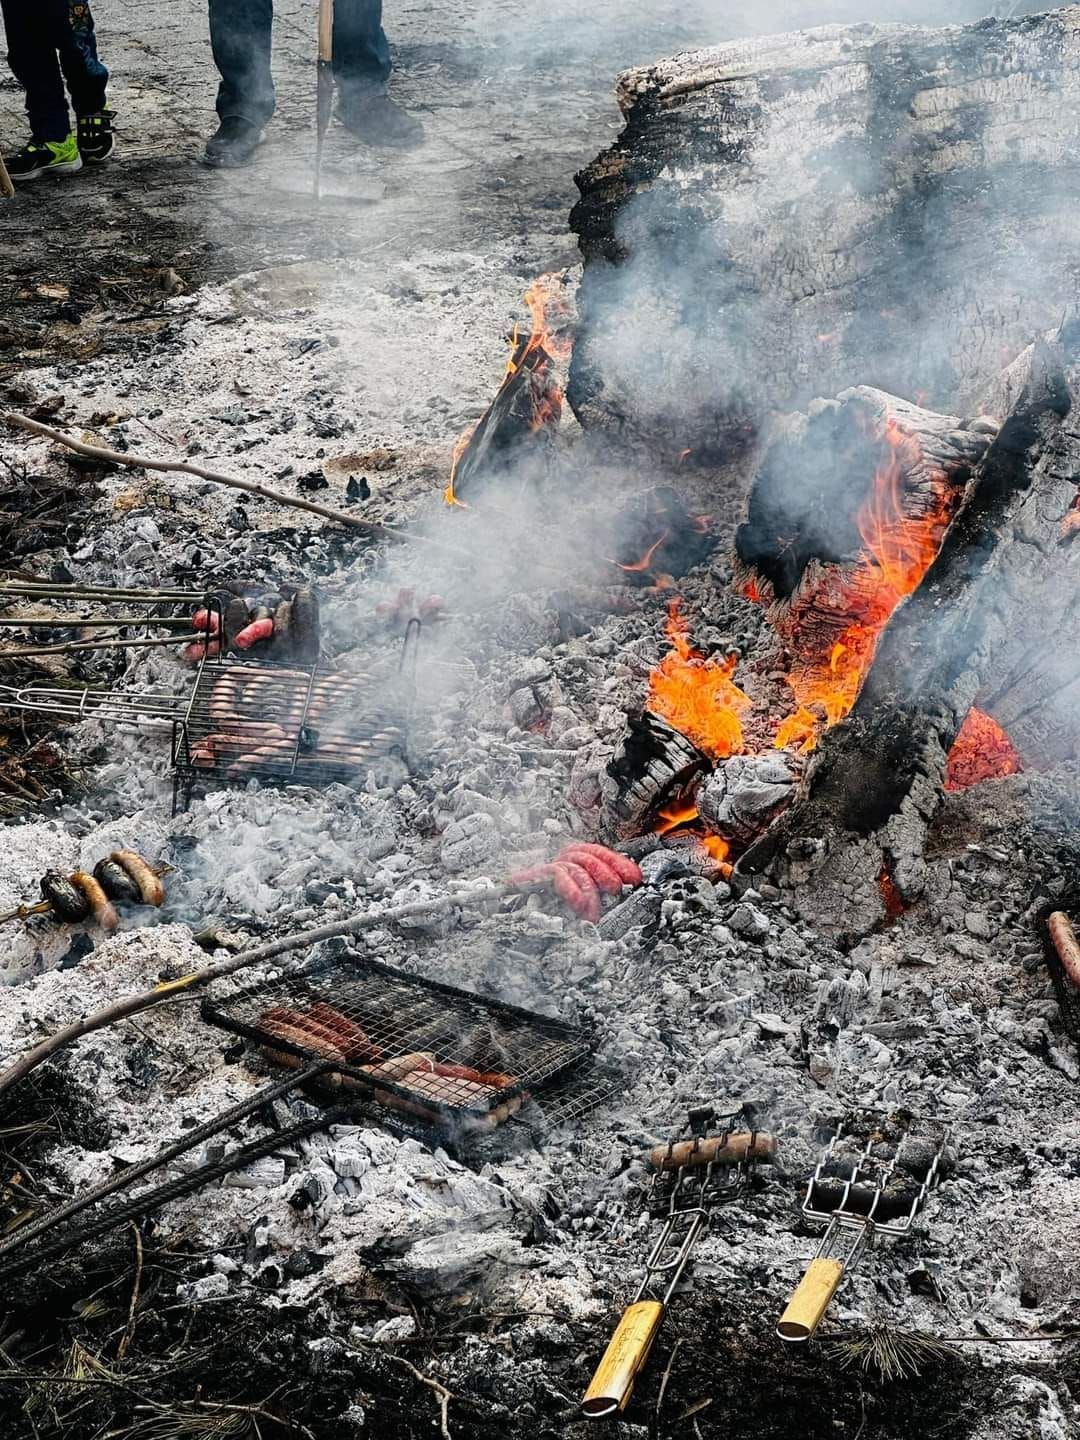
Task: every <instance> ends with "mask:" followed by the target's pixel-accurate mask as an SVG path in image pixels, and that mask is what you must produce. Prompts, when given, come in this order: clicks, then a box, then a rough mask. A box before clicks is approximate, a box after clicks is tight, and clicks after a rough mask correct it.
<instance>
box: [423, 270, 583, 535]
mask: <svg viewBox="0 0 1080 1440" xmlns="http://www.w3.org/2000/svg"><path fill="white" fill-rule="evenodd" d="M563 283H564V281H563V277H562V276H561V275H559V274H558V273H556V272H554V271H552V272H550V273H548V274H544V275H540V276H538V277H537V278H536V279H535V280H534V281H533V283H532V284H531V285H530V286H529V288H528V290H526V291H525V303H526V305H528V307H529V314H530V316H531V317H532V318H531V329H530V332H529V339H528V342H527V343H526V344H525V345H524V346H522V344H521V334H522V330H521V326H520V325H515V326H514V330H513V334H512V335H511V339H510V355H509V357H508V358H507V361H506V373H505V375H504V377H503V384H504V385H505V384H506V382H507V380H508V379H509V378H510V377H511V376H513V375H516V374H517V372H518V371H519V370H520V369H521V368H522V367H523V366H524V364H525V361H526V358H527V357H528V356H530V355H532V354H534V352H535V351H537V350H542V351H543V352H544V355H543V356H541V357H539V359H540V363H541V364H543V361H544V358H545V357H546V358H547V359H549V360H551V361H554V362H555V363H558V364H563V363H565V362H566V361H568V360H569V359H570V355H571V352H572V351H573V348H574V341H573V337H572V335H571V334H570V331H569V326H568V324H567V322H568V320H569V316H570V306H569V305H568V304H567V302H566V299H565V297H564V296H563V294H562V287H563ZM560 325H561V326H562V327H563V331H564V332H565V333H559V332H558V330H557V328H556V327H557V326H560ZM562 405H563V394H562V390H561V389H560V387H559V385H558V384H557V383H556V381H555V379H554V378H553V377H549V378H548V380H547V383H546V385H545V387H544V391H543V393H542V394H541V395H540V396H538V397H537V398H536V402H535V408H534V412H533V416H532V420H531V422H530V424H531V429H532V430H533V432H534V433H535V432H536V431H537V430H541V429H542V428H543V427H544V426H545V425H547V424H549V423H552V424H557V423H558V422H559V420H560V419H561V418H562ZM475 431H476V427H475V426H472V427H471V428H470V429H468V430H466V431H465V433H464V434H463V435H461V436H459V437H458V440H457V443H456V444H455V446H454V455H453V460H452V462H451V466H450V483H449V484H448V485H447V487H446V489H445V490H444V491H443V499H444V500H445V501H446V503H447V505H460V506H461V507H462V508H463V509H468V508H469V507H468V506H467V505H466V503H465V501H464V500H460V499H458V497H457V495H456V494H455V491H454V481H455V479H456V477H457V468H458V464H459V463H460V461H461V457H462V455H464V453H465V451H466V449H467V448H468V445H469V441H470V440H471V439H472V437H473V435H474V433H475Z"/></svg>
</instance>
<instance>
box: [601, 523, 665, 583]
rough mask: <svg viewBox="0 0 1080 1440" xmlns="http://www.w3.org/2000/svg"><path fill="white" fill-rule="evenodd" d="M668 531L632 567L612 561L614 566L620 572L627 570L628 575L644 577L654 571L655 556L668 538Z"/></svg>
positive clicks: (619, 561)
mask: <svg viewBox="0 0 1080 1440" xmlns="http://www.w3.org/2000/svg"><path fill="white" fill-rule="evenodd" d="M668 533H669V532H668V531H667V530H665V531H664V533H663V534H662V535H661V536H660V539H659V540H654V541H653V543H652V544H651V545H650V546H649V548H648V549H647V550H646V551H645V554H644V555H642V557H641V559H640V560H635V561H634V563H633V564H632V565H624V564H623V563H622V561H621V560H612V561H611V564H612V565H617V566H618V568H619V569H620V570H625V571H626V573H627V574H628V575H643V574H644V573H645V571H646V570H651V569H652V562H653V556H654V555H655V554H656V552H657V550H659V549H660V546H661V545H663V543H664V541H665V540H666V539H667V538H668Z"/></svg>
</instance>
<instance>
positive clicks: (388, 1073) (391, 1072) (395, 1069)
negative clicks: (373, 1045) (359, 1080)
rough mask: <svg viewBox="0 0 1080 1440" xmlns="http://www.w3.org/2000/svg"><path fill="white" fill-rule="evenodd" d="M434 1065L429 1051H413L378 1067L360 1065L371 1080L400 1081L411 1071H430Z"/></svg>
mask: <svg viewBox="0 0 1080 1440" xmlns="http://www.w3.org/2000/svg"><path fill="white" fill-rule="evenodd" d="M434 1065H435V1056H434V1053H433V1052H432V1051H430V1050H414V1051H413V1052H412V1053H411V1054H409V1055H395V1056H393V1058H392V1059H390V1060H383V1061H382V1063H381V1064H379V1065H361V1067H360V1068H361V1070H365V1071H366V1072H367V1073H368V1074H369V1075H370V1076H371V1077H372V1079H373V1080H400V1079H401V1077H402V1076H403V1075H409V1074H411V1072H412V1071H413V1070H431V1069H432V1068H433V1067H434Z"/></svg>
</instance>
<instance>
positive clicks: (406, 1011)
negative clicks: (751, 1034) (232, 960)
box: [203, 958, 594, 1129]
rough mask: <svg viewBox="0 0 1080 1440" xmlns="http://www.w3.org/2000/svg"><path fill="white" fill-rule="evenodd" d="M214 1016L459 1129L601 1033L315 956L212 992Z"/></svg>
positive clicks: (503, 1109)
mask: <svg viewBox="0 0 1080 1440" xmlns="http://www.w3.org/2000/svg"><path fill="white" fill-rule="evenodd" d="M203 1015H204V1017H205V1018H206V1019H207V1020H209V1021H210V1022H211V1023H212V1024H215V1025H220V1026H223V1027H224V1028H225V1029H228V1030H233V1031H236V1032H237V1033H238V1034H240V1035H244V1036H246V1037H247V1038H248V1039H250V1040H254V1041H255V1042H256V1043H257V1044H258V1045H259V1046H260V1047H261V1048H262V1050H263V1052H264V1054H265V1055H266V1056H267V1058H268V1059H270V1060H271V1062H273V1063H277V1064H280V1065H284V1066H293V1067H295V1066H296V1065H298V1064H304V1063H310V1062H312V1061H319V1060H330V1061H331V1062H333V1064H334V1074H333V1077H332V1078H333V1080H334V1082H335V1084H337V1085H340V1086H341V1088H343V1089H345V1090H350V1089H352V1090H359V1091H361V1092H366V1093H367V1094H368V1095H369V1096H370V1097H371V1098H373V1099H375V1100H378V1101H379V1102H380V1103H382V1104H384V1105H386V1106H387V1107H388V1108H389V1109H392V1110H397V1111H399V1112H401V1113H404V1114H405V1115H408V1116H414V1117H417V1118H419V1119H421V1120H423V1121H425V1122H427V1123H432V1124H435V1125H438V1126H444V1127H447V1126H448V1127H450V1128H455V1127H459V1126H460V1127H464V1128H466V1129H468V1128H475V1127H480V1128H486V1129H493V1128H495V1127H496V1126H497V1125H499V1124H502V1123H503V1122H504V1121H506V1120H508V1119H509V1118H510V1116H511V1115H514V1114H516V1113H517V1111H518V1110H519V1109H520V1108H521V1106H522V1105H523V1104H524V1103H526V1101H528V1100H529V1099H530V1098H531V1097H532V1096H533V1095H534V1094H536V1092H537V1091H538V1090H540V1089H541V1088H542V1087H544V1086H546V1085H548V1084H549V1082H551V1081H553V1080H554V1079H555V1078H556V1077H557V1076H561V1075H564V1074H565V1073H566V1072H567V1071H569V1070H570V1069H571V1067H573V1066H576V1065H579V1064H581V1062H583V1061H584V1060H586V1059H587V1058H588V1057H589V1056H590V1055H591V1053H592V1049H593V1043H594V1042H593V1037H592V1036H591V1035H590V1034H588V1033H587V1032H586V1031H583V1030H579V1029H576V1028H575V1027H573V1026H571V1025H567V1024H564V1023H563V1022H561V1021H558V1020H552V1019H549V1018H548V1017H547V1016H543V1015H537V1014H534V1013H533V1012H531V1011H528V1010H522V1009H519V1008H518V1007H516V1006H513V1005H507V1004H505V1003H503V1002H502V1001H497V1000H489V999H485V998H484V997H482V996H479V995H476V994H473V993H471V992H470V991H467V990H459V989H457V988H455V987H454V986H451V985H443V984H440V983H438V982H437V981H433V980H426V979H423V978H421V977H420V976H416V975H409V974H406V973H405V972H404V971H401V970H395V969H393V968H391V967H390V966H387V965H382V964H380V963H378V962H377V961H373V960H362V959H361V960H356V959H344V960H343V959H336V958H335V959H330V960H323V961H316V962H314V963H312V964H310V965H308V966H305V967H304V968H303V969H302V970H300V971H299V972H296V971H294V972H291V973H290V974H289V975H287V976H285V977H283V978H281V979H279V980H276V981H272V982H271V983H270V984H262V985H258V986H255V987H252V988H250V989H248V990H245V991H243V992H242V993H240V994H239V995H236V996H233V997H231V998H229V999H227V1000H221V1001H218V1000H214V999H209V1000H207V1001H205V1002H204V1004H203Z"/></svg>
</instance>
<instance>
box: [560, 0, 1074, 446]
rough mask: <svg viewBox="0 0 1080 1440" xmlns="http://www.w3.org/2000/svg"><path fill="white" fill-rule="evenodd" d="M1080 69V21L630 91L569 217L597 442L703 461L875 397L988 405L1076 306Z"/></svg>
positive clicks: (670, 73) (872, 32) (916, 37)
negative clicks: (806, 410) (780, 418)
mask: <svg viewBox="0 0 1080 1440" xmlns="http://www.w3.org/2000/svg"><path fill="white" fill-rule="evenodd" d="M1078 61H1080V9H1078V8H1076V7H1071V8H1068V9H1063V10H1057V11H1054V12H1052V13H1051V14H1047V15H1042V16H1038V17H1025V18H1021V19H1016V20H1010V21H1006V22H995V23H990V22H980V23H979V24H977V25H974V26H968V27H965V28H959V27H949V28H945V29H940V30H927V29H921V28H920V29H915V28H910V27H903V26H897V25H889V26H876V25H858V26H853V27H841V26H826V27H822V28H820V29H815V30H810V31H807V32H803V33H800V34H794V35H773V36H768V37H765V38H757V39H751V40H744V41H738V42H736V43H733V44H728V45H723V46H718V47H716V48H713V49H708V50H699V51H695V52H691V53H686V54H681V55H676V56H673V57H672V58H670V59H667V60H663V61H660V62H659V63H657V64H653V65H649V66H646V67H643V68H641V69H637V70H631V71H629V72H627V73H626V74H625V75H623V76H622V78H621V80H620V82H619V86H618V98H619V103H620V105H621V107H622V110H623V113H624V116H625V118H626V127H625V129H624V131H623V133H622V134H621V135H620V137H619V139H618V140H617V141H616V143H615V145H613V146H612V147H611V148H610V149H609V150H607V151H605V152H604V153H603V154H601V155H600V156H599V157H598V158H597V159H596V160H595V161H594V162H593V163H592V164H591V165H589V166H588V167H587V168H586V169H585V170H584V171H583V172H582V173H581V175H579V176H578V182H577V183H578V187H579V189H580V192H581V199H580V201H579V203H578V204H577V206H576V207H575V210H574V212H573V217H572V224H573V227H574V229H575V230H576V232H577V234H578V237H579V241H580V245H581V249H582V252H583V254H584V256H585V272H584V278H583V280H582V284H581V287H580V290H579V295H578V308H579V314H580V325H579V331H578V336H577V339H576V342H575V349H574V359H573V365H572V369H571V375H570V381H569V385H568V391H567V394H568V399H569V401H570V404H571V405H572V407H573V409H574V411H575V413H576V414H577V416H578V417H579V419H580V420H581V422H582V424H583V425H585V426H586V427H589V428H592V427H595V428H601V429H603V430H605V431H606V432H608V433H609V434H619V435H622V436H625V437H626V438H628V439H630V440H632V441H634V442H637V443H641V444H644V445H645V446H647V447H649V448H651V449H652V450H653V451H654V452H657V453H662V454H667V455H672V454H675V453H677V452H678V451H679V450H680V449H682V448H684V447H691V448H692V449H693V450H694V453H695V455H699V456H700V455H707V454H708V452H709V451H713V452H715V451H717V450H726V449H728V448H729V447H730V445H731V444H732V442H733V441H740V440H742V439H744V438H745V436H746V434H747V432H748V431H752V430H753V429H754V428H755V427H757V426H758V424H759V423H760V421H761V420H762V418H763V417H764V416H765V415H766V414H768V413H769V412H770V411H772V410H777V409H780V410H790V409H793V408H796V407H799V406H801V405H803V403H804V402H805V401H806V400H808V399H809V398H810V397H811V396H812V395H813V394H815V393H817V394H820V393H822V392H824V393H826V394H832V393H836V392H837V391H839V390H841V389H843V388H845V387H846V386H849V385H853V384H858V383H860V382H863V381H866V380H870V381H872V382H873V383H874V384H876V385H881V386H883V387H884V388H886V389H889V390H892V391H895V392H896V393H899V394H906V395H918V394H920V393H922V394H925V395H926V397H927V400H928V403H931V404H933V405H935V406H936V407H937V408H940V409H942V410H948V409H954V408H960V407H963V409H965V410H969V408H970V397H971V396H973V395H974V394H976V393H977V392H978V391H979V390H980V389H981V388H982V387H983V386H984V385H986V384H987V383H988V381H989V380H990V379H991V378H992V376H993V374H994V373H995V372H996V370H997V368H998V367H999V365H1000V363H1001V362H1000V357H1001V355H1002V354H1015V353H1016V352H1017V351H1018V350H1019V349H1021V348H1022V347H1023V346H1024V345H1025V344H1026V343H1027V342H1028V341H1029V339H1030V337H1031V335H1032V334H1033V333H1035V332H1036V331H1038V330H1039V329H1040V328H1043V329H1045V328H1048V327H1049V326H1051V325H1053V324H1054V323H1056V321H1057V320H1058V318H1059V317H1060V315H1061V313H1062V312H1063V310H1064V308H1065V306H1066V305H1067V304H1068V303H1070V302H1071V299H1072V296H1073V294H1074V291H1075V285H1074V280H1073V276H1072V273H1071V268H1072V264H1073V258H1074V257H1073V255H1072V252H1071V247H1069V246H1068V245H1062V244H1060V243H1059V240H1058V238H1057V237H1059V236H1061V235H1065V234H1068V233H1070V231H1071V226H1072V209H1073V204H1074V200H1073V196H1074V189H1075V187H1074V185H1073V183H1072V181H1071V179H1070V178H1069V177H1070V175H1071V167H1072V165H1073V161H1074V155H1075V139H1074V136H1075V118H1074V117H1075V111H1076V103H1077V99H1078V98H1080V63H1078ZM946 317H947V318H946ZM778 357H782V362H780V363H778Z"/></svg>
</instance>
